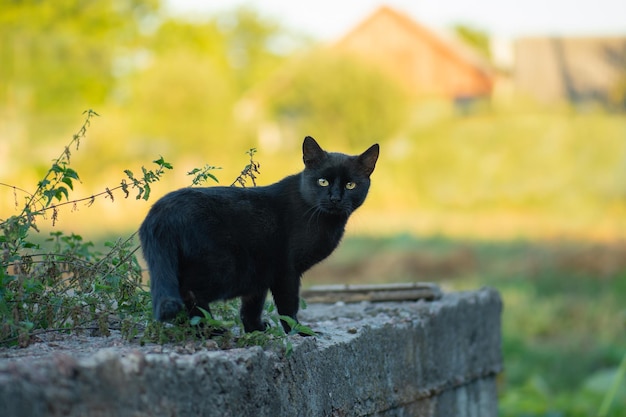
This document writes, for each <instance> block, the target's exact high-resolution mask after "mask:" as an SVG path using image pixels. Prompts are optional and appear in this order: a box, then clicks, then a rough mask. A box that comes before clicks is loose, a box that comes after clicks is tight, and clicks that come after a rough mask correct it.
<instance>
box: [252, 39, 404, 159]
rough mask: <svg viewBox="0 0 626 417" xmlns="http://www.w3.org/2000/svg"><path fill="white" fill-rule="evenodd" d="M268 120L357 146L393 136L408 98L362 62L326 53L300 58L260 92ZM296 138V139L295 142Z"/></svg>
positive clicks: (399, 124) (330, 140)
mask: <svg viewBox="0 0 626 417" xmlns="http://www.w3.org/2000/svg"><path fill="white" fill-rule="evenodd" d="M262 95H263V97H264V98H263V99H262V100H263V101H265V102H266V103H267V106H268V110H269V118H270V119H275V120H277V121H278V122H279V123H280V124H281V125H283V126H286V127H287V128H288V129H289V130H293V131H294V132H298V134H299V136H303V135H305V134H310V135H312V136H319V137H320V138H322V139H323V140H324V141H325V142H326V143H339V144H344V145H347V146H352V147H362V146H364V145H368V144H371V143H372V142H375V141H381V140H384V139H386V138H388V137H389V136H391V135H393V134H394V133H396V131H397V130H398V129H399V128H400V127H401V126H402V125H403V124H404V122H406V117H407V113H408V97H407V96H406V95H405V94H404V92H403V91H402V90H401V89H400V87H399V86H398V85H397V84H396V83H395V82H394V81H393V80H391V79H389V78H388V77H386V76H385V75H383V74H382V73H380V72H379V71H377V70H375V69H373V68H371V67H370V66H368V65H367V64H365V63H363V62H362V61H359V60H356V59H354V58H351V57H347V56H343V55H338V54H336V53H333V52H331V51H328V50H323V51H318V52H316V53H313V54H309V55H308V56H306V57H304V58H302V57H301V58H300V59H298V60H297V61H295V62H294V63H292V65H290V66H289V67H286V68H285V69H284V70H283V71H282V72H280V73H279V74H277V76H276V77H274V78H272V80H271V81H270V82H269V83H268V85H267V86H266V87H265V88H264V89H263V93H262ZM299 136H298V137H299Z"/></svg>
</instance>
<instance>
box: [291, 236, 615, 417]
mask: <svg viewBox="0 0 626 417" xmlns="http://www.w3.org/2000/svg"><path fill="white" fill-rule="evenodd" d="M410 281H433V282H437V283H439V284H440V285H442V286H443V287H444V289H446V290H471V289H475V288H479V287H481V286H490V287H494V288H497V289H498V290H499V291H500V293H501V295H502V298H503V301H504V312H503V317H502V325H503V328H502V332H503V346H502V347H503V353H504V361H505V371H504V373H503V374H502V375H501V376H500V380H499V391H500V415H501V416H505V417H507V416H510V417H514V416H515V417H522V416H525V417H539V416H541V417H556V416H563V417H565V416H568V417H579V416H580V417H583V416H585V417H587V416H596V415H598V414H597V413H598V411H599V410H600V407H601V404H602V401H603V400H604V397H605V395H607V393H608V392H609V390H610V388H611V383H612V382H613V381H614V378H615V376H616V374H617V371H618V367H619V364H620V361H621V360H622V358H623V357H624V355H625V354H626V243H625V242H619V243H612V244H607V243H604V244H600V243H588V242H581V241H558V240H554V241H541V242H539V241H529V240H509V241H488V240H485V241H480V240H463V239H453V238H448V237H441V236H439V237H424V238H416V237H413V236H411V235H409V234H402V235H395V236H391V237H378V238H372V237H351V238H348V239H346V240H345V241H344V242H343V244H342V245H341V246H340V247H339V249H338V250H337V251H336V252H335V254H333V255H332V256H331V257H330V258H329V259H328V260H327V261H325V262H324V263H322V264H321V265H318V266H316V267H315V268H314V269H313V270H311V271H309V273H307V274H306V275H305V278H304V282H303V283H304V285H305V286H308V285H313V284H320V283H330V282H332V283H338V282H358V283H364V282H367V283H380V282H410ZM606 415H607V416H615V417H617V416H623V415H626V379H622V381H621V385H620V388H619V390H618V391H617V395H616V396H615V399H614V401H613V404H612V407H611V409H610V412H609V413H608V414H606Z"/></svg>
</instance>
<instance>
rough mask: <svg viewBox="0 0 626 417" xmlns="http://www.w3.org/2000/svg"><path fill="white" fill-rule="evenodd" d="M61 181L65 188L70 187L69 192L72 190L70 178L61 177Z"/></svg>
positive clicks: (72, 185)
mask: <svg viewBox="0 0 626 417" xmlns="http://www.w3.org/2000/svg"><path fill="white" fill-rule="evenodd" d="M61 181H62V182H64V183H65V184H67V186H68V187H70V189H71V190H73V189H74V184H72V179H71V178H68V177H63V179H62V180H61Z"/></svg>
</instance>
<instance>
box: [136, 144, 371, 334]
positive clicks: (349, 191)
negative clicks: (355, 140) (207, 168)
mask: <svg viewBox="0 0 626 417" xmlns="http://www.w3.org/2000/svg"><path fill="white" fill-rule="evenodd" d="M378 151H379V147H378V144H375V145H373V146H371V147H370V148H369V149H368V150H367V151H365V152H363V153H362V154H361V155H358V156H349V155H344V154H341V153H335V152H326V151H324V150H323V149H322V148H320V146H319V145H318V144H317V142H316V141H315V139H313V138H312V137H309V136H307V137H306V138H305V139H304V143H303V145H302V152H303V159H304V166H305V168H304V170H303V171H302V172H300V173H299V174H296V175H291V176H288V177H286V178H284V179H282V180H281V181H279V182H277V183H275V184H272V185H269V186H266V187H254V188H235V187H209V188H183V189H180V190H177V191H174V192H172V193H170V194H167V195H166V196H164V197H163V198H161V199H160V200H158V201H157V202H156V203H155V204H154V206H153V207H152V208H151V210H150V212H149V213H148V215H147V216H146V219H145V220H144V222H143V224H142V225H141V228H140V229H139V237H140V239H141V246H142V248H143V254H144V257H145V259H146V261H147V262H148V268H149V270H150V291H151V293H152V308H153V312H154V317H155V318H156V319H157V320H161V321H165V320H169V319H172V318H174V317H175V316H176V315H177V314H178V312H179V311H180V310H181V309H182V308H183V307H186V309H187V311H188V312H189V314H191V315H200V313H199V310H198V309H197V308H196V307H201V308H204V309H206V310H208V309H209V303H210V302H212V301H215V300H220V299H229V298H234V297H241V300H242V304H241V312H240V314H241V319H242V322H243V325H244V328H245V331H246V332H251V331H254V330H265V328H266V324H265V323H264V322H262V321H261V313H262V310H263V306H264V302H265V298H266V297H267V291H268V289H269V290H270V291H271V292H272V295H273V297H274V302H275V303H276V307H277V309H278V313H279V314H281V315H286V316H289V317H292V318H293V319H294V320H297V318H296V314H297V312H298V307H299V288H300V277H301V275H302V274H303V273H304V272H305V271H306V270H308V269H309V268H311V267H312V266H313V265H315V264H316V263H318V262H319V261H321V260H322V259H324V258H326V257H327V256H328V255H330V253H331V252H332V251H333V250H334V249H335V248H336V247H337V245H338V244H339V241H340V239H341V237H342V236H343V233H344V229H345V225H346V222H347V221H348V217H349V216H350V214H352V212H353V211H354V210H355V209H356V208H357V207H359V206H360V205H361V204H363V201H364V200H365V197H366V196H367V192H368V189H369V186H370V178H369V177H370V174H371V173H372V172H373V171H374V167H375V165H376V160H377V159H378ZM282 324H283V327H285V330H286V331H289V330H290V329H289V326H288V325H287V324H286V323H285V322H283V323H282Z"/></svg>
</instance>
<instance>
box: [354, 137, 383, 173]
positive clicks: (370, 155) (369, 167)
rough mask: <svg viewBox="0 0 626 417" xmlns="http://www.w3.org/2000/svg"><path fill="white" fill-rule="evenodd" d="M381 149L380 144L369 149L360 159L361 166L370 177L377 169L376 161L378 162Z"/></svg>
mask: <svg viewBox="0 0 626 417" xmlns="http://www.w3.org/2000/svg"><path fill="white" fill-rule="evenodd" d="M379 150H380V147H379V146H378V143H376V144H374V145H372V146H370V147H369V149H368V150H366V151H365V152H363V153H362V154H361V155H359V157H358V162H359V165H360V166H361V168H362V170H363V173H365V174H366V175H367V176H368V177H369V176H370V175H371V173H372V172H374V168H375V167H376V161H377V160H378V152H379Z"/></svg>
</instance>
